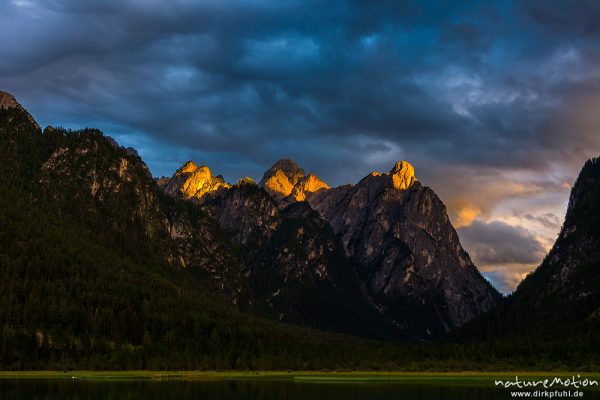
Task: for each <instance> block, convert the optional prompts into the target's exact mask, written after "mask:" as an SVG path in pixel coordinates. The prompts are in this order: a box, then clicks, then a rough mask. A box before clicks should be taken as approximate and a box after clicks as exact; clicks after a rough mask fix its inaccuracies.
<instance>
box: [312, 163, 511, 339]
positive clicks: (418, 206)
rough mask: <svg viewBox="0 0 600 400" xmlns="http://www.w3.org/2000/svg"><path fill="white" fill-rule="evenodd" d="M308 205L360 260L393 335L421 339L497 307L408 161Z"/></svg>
mask: <svg viewBox="0 0 600 400" xmlns="http://www.w3.org/2000/svg"><path fill="white" fill-rule="evenodd" d="M308 201H309V203H310V204H311V206H312V207H313V208H314V209H315V210H317V211H318V212H319V213H320V214H321V216H322V217H323V218H324V219H325V220H327V221H328V222H329V223H330V224H331V226H332V227H333V229H334V230H335V232H336V233H337V234H338V235H339V236H340V237H341V238H342V241H343V244H344V248H345V251H346V253H347V255H348V256H349V257H353V258H355V259H357V260H358V261H359V263H360V267H359V275H360V277H361V279H362V280H363V282H364V284H365V287H366V289H367V292H368V294H369V296H370V297H371V298H372V301H373V302H374V304H375V305H376V306H377V307H378V308H379V309H380V310H381V312H382V313H384V314H385V315H387V316H388V317H389V318H390V319H391V320H392V321H394V323H395V324H396V326H398V327H399V328H400V329H402V330H405V331H406V332H409V333H410V334H412V335H415V336H417V337H424V338H426V337H428V336H430V335H435V334H439V333H442V332H447V331H449V330H451V329H453V328H455V327H457V326H460V325H462V324H464V323H465V322H466V321H468V320H470V319H472V318H474V317H476V316H478V315H479V314H481V313H483V312H485V311H488V310H490V309H491V308H492V307H493V306H494V305H495V304H496V303H497V302H498V301H499V299H500V295H499V294H498V293H497V292H496V291H495V290H494V289H493V288H492V287H491V286H490V285H489V284H488V283H487V282H486V281H485V280H484V279H483V278H482V276H481V275H480V274H479V272H478V271H477V269H476V268H475V267H474V265H473V263H472V262H471V260H470V258H469V256H468V254H467V253H466V252H465V251H464V250H463V248H462V247H461V245H460V242H459V240H458V236H457V234H456V232H455V230H454V228H453V227H452V225H451V224H450V221H449V219H448V216H447V214H446V209H445V207H444V205H443V204H442V202H441V201H440V200H439V198H438V197H437V196H436V195H435V193H434V192H433V191H432V190H431V189H429V188H427V187H423V186H422V185H421V184H420V183H418V182H417V181H416V178H415V177H414V169H413V168H412V166H411V165H410V164H408V163H407V162H400V163H398V164H396V165H395V166H394V168H392V170H391V171H390V172H389V173H387V174H380V173H372V174H370V175H369V176H367V177H365V178H364V179H363V180H361V181H360V182H359V183H358V184H357V185H354V186H353V185H345V186H341V187H338V188H334V189H331V190H328V191H322V192H319V193H317V194H315V195H313V196H311V197H309V200H308Z"/></svg>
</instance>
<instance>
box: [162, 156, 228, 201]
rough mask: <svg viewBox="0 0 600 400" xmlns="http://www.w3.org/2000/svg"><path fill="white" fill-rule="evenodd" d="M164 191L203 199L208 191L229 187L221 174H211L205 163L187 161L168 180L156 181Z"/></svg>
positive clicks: (173, 194) (174, 194)
mask: <svg viewBox="0 0 600 400" xmlns="http://www.w3.org/2000/svg"><path fill="white" fill-rule="evenodd" d="M158 183H159V184H160V185H161V187H162V188H163V190H164V191H165V193H167V194H168V195H170V196H173V197H175V196H183V197H185V198H195V199H197V200H203V199H204V197H205V196H206V195H208V194H210V193H213V192H216V191H217V190H219V189H227V188H230V187H231V185H230V184H228V183H227V182H225V180H224V179H223V177H222V176H221V175H217V176H213V174H212V172H211V170H210V168H208V167H207V166H206V165H202V166H199V165H197V164H196V163H194V162H193V161H188V162H187V163H186V164H185V165H184V166H183V167H181V168H179V169H178V170H177V172H175V174H174V175H173V177H172V178H171V179H169V180H161V181H159V182H158Z"/></svg>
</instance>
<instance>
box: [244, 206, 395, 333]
mask: <svg viewBox="0 0 600 400" xmlns="http://www.w3.org/2000/svg"><path fill="white" fill-rule="evenodd" d="M253 265H254V267H253V269H252V270H251V271H250V274H249V279H250V281H251V283H252V286H253V287H254V288H255V293H256V294H257V296H258V297H259V300H260V301H261V302H262V304H265V305H266V306H267V309H266V311H265V314H267V315H268V314H271V315H273V317H274V318H276V319H278V320H280V321H284V322H291V323H300V324H309V325H311V326H315V327H318V328H320V329H323V330H332V331H337V332H345V333H349V334H353V335H360V336H369V337H372V338H378V339H392V338H395V339H398V338H404V339H407V337H404V336H402V335H399V332H398V331H397V330H396V329H395V327H394V326H393V325H392V324H391V323H390V322H389V321H387V320H386V319H385V318H384V317H383V316H381V315H380V314H379V313H378V312H377V311H376V310H375V309H374V308H373V307H372V305H370V304H369V303H368V302H367V301H366V298H365V296H364V295H363V293H362V290H361V287H360V284H359V281H358V279H357V277H356V275H355V271H354V269H353V268H352V265H350V264H349V260H348V259H347V258H346V257H345V254H344V249H343V246H342V245H341V242H340V241H339V239H338V238H337V237H336V235H335V233H334V232H333V230H332V229H331V227H330V226H329V224H328V223H327V222H326V221H324V220H323V219H322V218H321V217H320V216H319V214H318V213H317V212H315V211H314V210H312V209H311V207H310V206H309V205H308V204H307V203H305V202H298V203H293V204H291V205H290V206H288V207H287V208H285V209H284V210H282V211H281V224H280V225H279V226H278V228H277V230H275V231H274V232H273V234H272V235H271V238H270V240H269V241H268V242H267V243H266V244H265V245H264V246H262V248H261V250H260V253H259V254H258V255H257V257H256V261H255V262H254V263H253Z"/></svg>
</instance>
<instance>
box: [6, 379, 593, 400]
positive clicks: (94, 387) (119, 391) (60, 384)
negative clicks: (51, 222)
mask: <svg viewBox="0 0 600 400" xmlns="http://www.w3.org/2000/svg"><path fill="white" fill-rule="evenodd" d="M492 385H493V384H492V383H490V387H472V386H464V387H461V386H446V387H444V386H428V385H407V384H393V383H385V384H381V383H379V384H371V383H305V382H302V383H299V382H293V381H149V380H147V381H110V382H107V381H71V380H41V379H40V380H31V379H30V380H21V379H11V380H0V399H1V400H17V399H18V400H27V399H36V400H50V399H52V400H55V399H76V400H86V399H90V400H96V399H144V400H154V399H156V400H158V399H160V400H163V399H182V400H188V399H203V400H212V399H219V400H228V399H236V400H237V399H242V400H246V399H248V400H250V399H261V400H263V399H264V400H270V399H273V400H274V399H278V400H279V399H288V400H296V399H298V400H300V399H302V400H305V399H311V400H333V399H335V400H339V399H344V400H363V399H364V400H367V399H369V400H384V399H385V400H388V399H402V400H417V399H419V400H420V399H423V400H425V399H426V400H437V399H440V400H441V399H444V400H474V399H490V400H493V399H508V398H510V394H509V393H508V391H507V390H504V389H495V388H494V387H493V386H492ZM584 398H587V399H592V398H598V393H594V392H590V393H585V396H584Z"/></svg>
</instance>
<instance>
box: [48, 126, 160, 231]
mask: <svg viewBox="0 0 600 400" xmlns="http://www.w3.org/2000/svg"><path fill="white" fill-rule="evenodd" d="M44 139H45V140H46V141H47V142H50V143H52V144H53V145H52V146H49V147H50V148H51V150H50V151H49V154H48V155H47V158H46V157H44V158H45V161H44V162H43V163H42V165H41V168H40V171H39V177H38V179H37V183H38V185H39V187H40V188H39V189H40V193H41V196H42V197H43V198H44V199H45V200H50V201H52V202H53V203H55V204H60V205H63V209H64V210H65V211H66V212H68V213H72V214H74V215H75V216H79V215H80V214H81V215H83V214H88V215H95V216H96V217H97V220H96V222H94V223H98V224H103V223H104V224H105V223H110V224H114V230H115V232H120V233H122V234H124V235H125V236H127V234H130V235H134V236H135V237H137V239H138V240H140V241H141V240H143V239H144V238H145V237H147V238H159V237H160V238H164V237H166V236H167V226H168V224H167V219H166V217H165V215H164V214H163V213H162V212H161V209H160V204H159V201H158V199H157V196H156V191H155V189H154V188H155V187H154V183H153V180H152V176H151V175H150V171H149V170H148V168H147V166H146V164H144V163H143V162H142V161H141V160H140V159H139V158H138V157H135V156H132V155H129V154H128V153H127V152H126V151H125V150H124V149H121V148H119V147H118V146H117V147H115V145H114V144H113V143H112V142H111V141H110V140H108V139H106V138H105V137H104V136H103V134H102V133H101V132H99V131H96V130H86V131H83V132H81V133H80V134H73V133H70V132H68V131H65V130H62V129H55V128H51V127H48V128H46V129H45V131H44ZM70 205H72V207H70ZM123 210H128V211H129V212H127V213H123ZM88 219H89V217H88ZM91 221H92V220H90V222H91ZM138 228H142V229H138ZM132 239H133V237H132Z"/></svg>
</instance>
